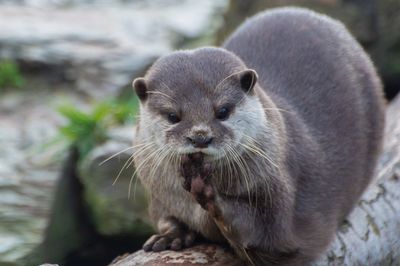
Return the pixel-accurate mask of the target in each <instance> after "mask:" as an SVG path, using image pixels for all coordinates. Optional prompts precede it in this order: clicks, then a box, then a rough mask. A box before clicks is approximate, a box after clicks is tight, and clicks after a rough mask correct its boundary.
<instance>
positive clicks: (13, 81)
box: [0, 60, 25, 89]
mask: <svg viewBox="0 0 400 266" xmlns="http://www.w3.org/2000/svg"><path fill="white" fill-rule="evenodd" d="M24 83H25V81H24V79H23V78H22V74H21V72H20V70H19V67H18V65H17V64H16V63H15V62H13V61H8V60H5V61H0V89H4V88H8V87H11V88H20V87H22V85H24Z"/></svg>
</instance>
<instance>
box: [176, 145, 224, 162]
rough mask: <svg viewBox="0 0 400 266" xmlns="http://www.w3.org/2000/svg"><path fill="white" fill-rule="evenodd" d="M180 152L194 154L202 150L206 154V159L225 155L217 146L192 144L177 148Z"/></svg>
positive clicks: (215, 158) (216, 158) (214, 158)
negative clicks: (200, 146)
mask: <svg viewBox="0 0 400 266" xmlns="http://www.w3.org/2000/svg"><path fill="white" fill-rule="evenodd" d="M177 152H178V154H182V155H184V154H192V153H196V152H201V153H203V154H204V155H205V159H206V160H209V161H215V160H218V159H220V158H222V157H223V155H224V153H223V152H221V151H220V149H217V148H215V147H208V148H195V147H192V146H186V147H180V148H178V149H177Z"/></svg>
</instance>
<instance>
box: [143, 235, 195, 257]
mask: <svg viewBox="0 0 400 266" xmlns="http://www.w3.org/2000/svg"><path fill="white" fill-rule="evenodd" d="M195 238H196V235H195V233H194V232H192V231H188V232H182V233H181V234H171V233H164V234H157V235H153V236H151V237H150V238H149V239H148V240H147V241H146V242H145V243H144V245H143V250H144V251H155V252H159V251H163V250H167V249H171V250H181V249H182V248H184V247H190V246H192V244H193V242H194V240H195Z"/></svg>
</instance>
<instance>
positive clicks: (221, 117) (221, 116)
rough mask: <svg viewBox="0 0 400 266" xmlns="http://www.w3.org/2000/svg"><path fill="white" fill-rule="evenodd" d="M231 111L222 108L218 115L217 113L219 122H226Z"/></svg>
mask: <svg viewBox="0 0 400 266" xmlns="http://www.w3.org/2000/svg"><path fill="white" fill-rule="evenodd" d="M229 113H230V112H229V109H228V108H227V107H222V108H220V109H219V110H218V111H217V113H216V115H215V116H216V117H217V119H219V120H226V119H227V118H228V117H229Z"/></svg>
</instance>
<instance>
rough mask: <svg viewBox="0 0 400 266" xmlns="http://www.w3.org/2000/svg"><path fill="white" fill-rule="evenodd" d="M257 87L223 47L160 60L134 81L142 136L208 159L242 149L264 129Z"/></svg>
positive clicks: (250, 72) (254, 79) (253, 74)
mask: <svg viewBox="0 0 400 266" xmlns="http://www.w3.org/2000/svg"><path fill="white" fill-rule="evenodd" d="M257 86H258V85H257V73H256V72H255V71H254V70H251V69H248V68H247V67H246V66H245V64H244V63H243V62H242V61H241V60H240V59H239V58H238V57H237V56H235V55H234V54H232V53H231V52H228V51H226V50H224V49H221V48H202V49H198V50H194V51H181V52H175V53H172V54H170V55H168V56H165V57H162V58H160V59H159V60H158V61H156V62H155V63H154V65H153V66H152V67H151V68H150V70H149V71H148V72H147V74H146V76H145V77H144V78H137V79H135V80H134V81H133V87H134V89H135V91H136V93H137V95H138V97H139V99H140V102H141V110H140V122H139V132H138V137H140V138H141V139H142V140H144V139H145V140H146V141H152V142H154V143H155V144H156V145H157V146H158V148H160V147H165V148H166V149H167V148H168V149H170V150H171V151H173V152H174V153H175V154H186V153H194V152H202V153H204V154H205V155H206V157H208V158H209V159H210V160H213V159H218V158H220V157H223V156H224V155H225V154H228V152H229V151H230V150H235V151H238V150H241V147H242V145H243V144H245V143H246V142H248V141H249V140H250V139H254V138H256V134H257V132H259V131H260V130H262V128H263V126H264V124H265V122H264V121H265V114H264V112H263V108H262V106H261V103H260V101H259V98H258V97H257V93H256V87H257Z"/></svg>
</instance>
